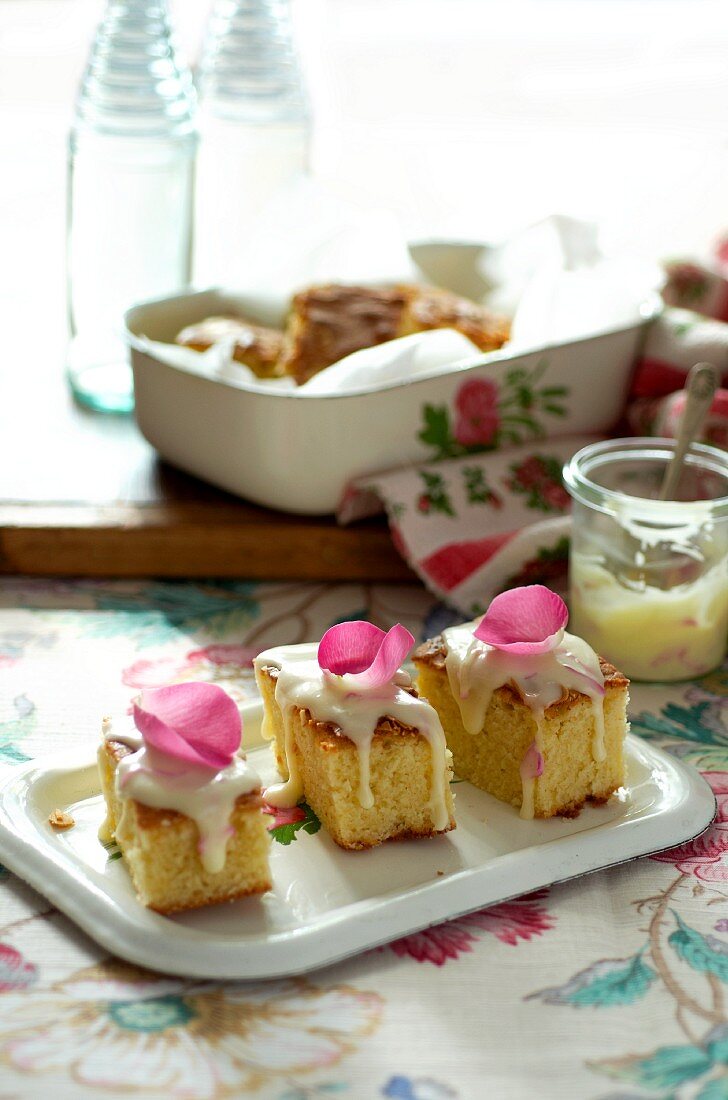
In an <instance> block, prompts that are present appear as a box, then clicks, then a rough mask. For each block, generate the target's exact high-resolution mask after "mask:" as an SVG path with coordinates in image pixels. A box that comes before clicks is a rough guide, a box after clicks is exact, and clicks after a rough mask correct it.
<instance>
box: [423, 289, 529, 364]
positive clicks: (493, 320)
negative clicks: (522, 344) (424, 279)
mask: <svg viewBox="0 0 728 1100" xmlns="http://www.w3.org/2000/svg"><path fill="white" fill-rule="evenodd" d="M408 312H409V317H408V327H411V330H412V331H413V332H423V331H427V330H428V329H436V328H454V329H457V331H458V332H461V333H462V334H463V336H467V338H468V339H469V340H472V342H473V343H474V344H476V345H477V347H479V348H480V350H481V351H497V350H498V348H501V347H503V345H504V344H505V342H506V341H507V339H508V337H509V335H510V325H509V323H508V321H507V320H506V319H505V317H500V316H498V315H497V314H495V313H491V312H490V310H488V309H485V308H484V307H483V306H479V305H478V304H477V303H476V302H471V301H470V300H469V299H468V298H461V297H460V296H459V295H458V294H453V293H452V292H451V291H449V290H440V289H438V288H437V287H420V288H417V293H415V294H413V295H412V296H411V298H410V301H409V311H408Z"/></svg>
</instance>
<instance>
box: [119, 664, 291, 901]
mask: <svg viewBox="0 0 728 1100" xmlns="http://www.w3.org/2000/svg"><path fill="white" fill-rule="evenodd" d="M133 724H134V726H135V727H136V728H135V729H134V728H132V726H131V722H130V720H129V719H128V718H127V719H126V720H125V721H123V722H120V723H118V724H116V723H112V721H111V719H109V718H105V719H104V722H103V727H102V742H101V745H100V747H99V752H98V760H99V771H100V775H101V787H102V791H103V795H104V799H105V801H106V811H107V817H106V821H105V822H104V825H103V826H102V828H101V830H100V834H99V835H100V837H101V839H102V840H104V841H107V840H112V839H115V840H116V842H117V844H118V845H119V848H120V850H121V853H122V855H123V857H124V863H125V865H126V867H127V868H128V870H129V874H130V875H131V879H132V882H133V884H134V888H135V890H136V892H137V895H138V897H139V900H140V901H141V902H142V903H143V904H144V905H146V906H148V907H149V908H150V909H155V910H157V912H159V913H174V912H178V911H179V910H183V909H194V908H197V907H199V906H202V905H212V904H216V903H218V902H222V901H232V900H233V899H235V898H241V897H244V896H246V895H247V894H259V893H263V892H264V891H266V890H269V889H270V887H271V878H270V870H269V867H268V852H269V847H270V841H269V836H268V831H267V828H266V824H265V818H264V816H263V814H262V813H261V804H262V803H261V790H260V779H259V778H258V775H257V774H256V772H255V771H254V770H253V769H252V768H251V767H250V765H249V764H248V762H247V761H246V759H245V757H244V756H243V755H242V753H241V752H240V741H241V733H242V723H241V718H240V712H239V711H238V708H237V705H236V704H235V702H234V700H233V699H231V698H230V696H229V695H228V694H227V693H226V692H225V691H223V689H222V688H221V687H218V686H217V685H215V684H208V683H184V684H174V685H172V686H170V687H164V688H156V689H152V690H145V691H143V692H142V693H141V695H140V697H139V699H138V700H137V701H136V702H135V704H134V713H133Z"/></svg>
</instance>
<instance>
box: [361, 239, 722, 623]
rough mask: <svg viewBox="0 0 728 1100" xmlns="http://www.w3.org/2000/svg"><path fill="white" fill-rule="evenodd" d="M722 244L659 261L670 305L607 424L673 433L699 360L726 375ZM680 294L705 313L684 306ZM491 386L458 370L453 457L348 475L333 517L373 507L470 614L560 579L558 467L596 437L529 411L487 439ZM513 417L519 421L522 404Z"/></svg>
mask: <svg viewBox="0 0 728 1100" xmlns="http://www.w3.org/2000/svg"><path fill="white" fill-rule="evenodd" d="M725 251H726V253H727V256H726V258H723V259H720V262H719V263H718V264H717V266H716V267H715V268H714V269H708V268H699V267H698V266H697V265H695V264H690V265H687V264H684V263H679V264H678V263H676V264H672V265H668V267H667V269H666V270H667V283H666V286H665V290H664V296H665V300H666V302H667V303H674V305H672V304H670V305H668V306H667V308H666V309H665V310H664V311H663V313H662V315H661V316H660V317H658V318H657V319H656V320H655V321H653V322H652V323H651V325H650V326H649V328H648V329H647V331H646V336H645V342H644V347H643V349H642V353H641V355H640V358H639V360H638V362H637V363H636V365H635V371H634V375H633V381H632V387H631V394H630V399H629V402H628V406H627V408H626V409H625V410H624V413H625V416H624V422H623V423H622V424H621V425H619V426H617V428H616V429H615V434H625V432H631V433H634V434H664V435H674V434H675V433H676V431H677V428H678V426H679V418H680V413H681V410H682V404H683V397H682V395H680V394H679V392H678V391H680V390H681V389H682V388H683V386H684V383H685V378H686V375H687V372H688V371H689V370H690V368H691V367H692V365H693V364H694V363H696V362H698V361H707V362H711V363H714V364H715V365H716V366H717V367H718V369H719V370H720V371H721V374H722V377H723V379H724V382H725V383H728V248H727V249H725ZM721 264H722V265H723V266H721ZM688 275H689V276H690V277H688ZM686 304H690V305H691V306H693V307H694V308H696V307H697V308H700V309H702V310H704V313H699V312H693V311H689V310H687V309H685V308H683V307H684V306H685V305H686ZM584 366H585V369H588V366H589V365H588V363H585V364H584ZM497 397H498V393H497V389H496V386H495V384H494V383H492V382H490V381H489V380H488V379H482V378H480V379H477V378H476V379H469V380H467V381H465V382H464V383H463V384H462V385H461V386H460V387H459V388H458V390H457V392H456V394H455V397H454V402H453V407H452V409H450V410H445V411H444V413H443V415H444V416H446V417H447V423H448V439H449V440H450V442H451V443H452V446H451V447H450V448H449V453H450V454H452V453H453V451H455V453H457V454H459V456H460V457H451V458H446V459H444V460H442V461H439V462H437V463H428V464H424V465H418V466H411V467H408V468H406V469H401V470H394V471H392V472H388V473H384V474H377V475H374V476H369V477H366V478H361V479H358V480H357V481H356V482H355V483H354V484H353V485H352V486H350V487H349V488H348V489H347V491H346V493H345V494H344V497H343V499H342V501H341V505H340V508H339V520H340V522H342V523H348V522H351V521H352V520H355V519H358V518H361V517H362V516H365V515H371V514H373V513H374V512H377V511H380V510H381V509H382V508H383V509H384V510H385V511H386V513H387V516H388V518H389V523H390V528H391V532H392V538H393V540H394V543H395V545H396V546H397V548H398V550H399V551H400V553H401V554H402V556H403V557H404V558H405V560H406V561H407V562H408V564H409V565H410V566H411V567H412V568H413V569H414V570H415V572H416V573H417V574H418V575H419V576H420V577H421V579H422V580H423V582H424V583H425V584H426V585H427V587H428V588H429V589H430V590H431V591H432V592H434V593H435V594H436V595H437V596H439V597H440V598H441V599H442V600H444V601H445V602H447V603H449V604H451V605H452V606H454V607H456V608H457V609H458V610H459V611H462V612H463V613H464V614H465V615H468V616H472V615H476V614H478V613H479V612H480V611H481V610H482V609H483V608H484V607H485V606H486V605H487V604H488V602H489V601H490V600H491V599H492V597H493V596H494V595H495V594H496V593H497V592H499V591H501V590H502V589H504V588H508V587H511V586H513V585H516V584H524V583H534V582H537V581H538V582H546V583H548V584H549V585H551V586H552V587H553V586H554V585H555V586H556V587H558V586H559V583H560V582H561V581H563V579H564V577H565V571H566V564H567V560H568V550H569V524H570V520H569V515H568V513H569V497H568V495H567V493H566V490H565V489H564V487H563V482H562V478H561V471H562V468H563V465H564V463H565V462H566V461H567V460H568V459H569V458H571V457H572V455H574V454H575V453H576V451H578V450H579V449H580V448H581V447H583V446H586V444H587V443H589V442H593V441H594V439H595V437H593V436H591V437H585V436H562V437H556V438H552V437H547V436H542V437H539V436H538V435H537V432H538V427H537V426H536V425H535V422H533V421H531V423H532V425H533V435H534V438H533V441H532V442H530V443H525V444H521V445H519V446H514V447H500V448H499V449H494V448H495V443H494V441H495V440H496V439H497V438H499V437H500V438H502V437H503V434H504V433H503V432H501V431H500V429H501V428H502V424H501V422H500V421H501V417H502V409H501V407H500V406H499V405H498V404H497ZM558 399H559V400H563V395H562V396H561V397H559V398H558ZM523 416H524V418H525V419H524V423H526V421H527V420H528V409H527V408H524V409H523ZM706 438H707V440H708V441H709V442H711V443H713V444H714V445H719V446H727V445H728V390H721V391H719V393H718V395H717V396H716V400H715V402H714V405H713V409H712V410H711V414H710V416H709V418H708V421H707V427H706Z"/></svg>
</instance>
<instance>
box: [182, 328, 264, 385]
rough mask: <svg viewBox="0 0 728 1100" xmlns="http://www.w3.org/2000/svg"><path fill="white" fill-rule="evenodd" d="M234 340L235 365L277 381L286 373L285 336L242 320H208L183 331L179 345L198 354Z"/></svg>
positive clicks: (261, 376)
mask: <svg viewBox="0 0 728 1100" xmlns="http://www.w3.org/2000/svg"><path fill="white" fill-rule="evenodd" d="M230 339H234V340H235V346H234V349H233V359H234V360H235V362H236V363H242V364H243V365H244V366H246V367H250V369H251V370H252V372H253V373H254V374H256V375H257V376H258V378H276V377H278V376H279V375H280V374H282V373H283V372H282V369H281V366H280V358H281V353H282V351H283V333H282V332H278V331H277V330H276V329H272V328H265V327H264V326H263V325H254V324H252V323H250V322H249V321H245V320H243V319H242V318H241V317H207V318H206V319H205V320H204V321H198V322H197V324H194V325H188V326H187V328H183V329H182V331H181V332H180V333H179V334H178V335H177V336H176V337H175V343H177V344H182V345H183V346H184V347H188V348H192V349H193V350H194V351H207V349H208V348H211V347H212V345H213V344H217V343H218V342H219V341H220V340H230Z"/></svg>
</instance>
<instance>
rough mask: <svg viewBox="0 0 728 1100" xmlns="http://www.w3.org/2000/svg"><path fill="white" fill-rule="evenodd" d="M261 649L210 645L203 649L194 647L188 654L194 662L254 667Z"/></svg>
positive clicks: (243, 646) (188, 657)
mask: <svg viewBox="0 0 728 1100" xmlns="http://www.w3.org/2000/svg"><path fill="white" fill-rule="evenodd" d="M258 653H259V650H257V649H254V648H252V647H251V646H245V645H208V646H205V647H204V648H203V649H192V650H190V652H189V653H188V654H187V660H188V661H190V662H191V663H192V664H197V663H198V661H202V662H208V663H209V664H211V665H218V666H219V665H235V666H237V667H238V668H252V666H253V659H254V658H255V657H257V656H258Z"/></svg>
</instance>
